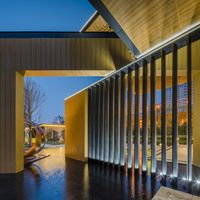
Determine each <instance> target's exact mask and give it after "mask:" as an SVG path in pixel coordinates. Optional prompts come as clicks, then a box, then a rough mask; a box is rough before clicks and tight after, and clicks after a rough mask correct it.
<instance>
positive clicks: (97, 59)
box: [0, 38, 132, 173]
mask: <svg viewBox="0 0 200 200" xmlns="http://www.w3.org/2000/svg"><path fill="white" fill-rule="evenodd" d="M131 61H132V58H131V55H130V53H129V52H128V49H127V48H126V46H125V45H124V44H123V43H122V42H121V41H120V39H118V38H84V39H83V38H67V39H66V38H1V39H0V94H1V96H0V173H16V172H18V171H21V170H23V159H22V158H23V144H22V143H21V142H19V138H22V137H23V127H22V126H19V124H23V110H22V108H23V101H22V100H20V95H18V94H20V93H21V90H23V87H18V85H23V75H20V74H19V73H18V75H17V77H16V72H21V71H24V70H113V69H115V68H118V67H121V66H124V65H126V64H128V63H130V62H131ZM115 66H116V67H115ZM117 66H118V67H117ZM16 81H17V84H16ZM16 87H17V88H16Z"/></svg>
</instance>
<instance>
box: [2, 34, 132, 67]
mask: <svg viewBox="0 0 200 200" xmlns="http://www.w3.org/2000/svg"><path fill="white" fill-rule="evenodd" d="M0 41H1V54H2V55H4V56H6V58H7V59H6V62H9V65H12V67H13V68H14V69H15V70H27V69H29V70H31V69H32V70H37V69H38V70H51V69H54V70H67V69H69V70H97V69H98V70H101V69H102V70H112V69H115V68H120V67H122V66H124V65H126V64H128V63H129V62H130V61H132V56H131V54H130V53H129V52H128V49H127V48H126V46H125V45H124V44H123V43H122V42H121V41H120V39H118V38H84V39H82V38H70V39H64V38H62V39H60V38H53V39H52V38H49V39H48V38H35V39H31V38H17V39H10V38H9V39H0ZM9 58H12V59H9ZM8 60H9V61H8Z"/></svg>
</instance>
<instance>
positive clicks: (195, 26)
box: [137, 21, 200, 59]
mask: <svg viewBox="0 0 200 200" xmlns="http://www.w3.org/2000/svg"><path fill="white" fill-rule="evenodd" d="M199 25H200V21H198V22H197V23H194V24H192V25H190V26H188V27H186V28H185V29H183V30H182V31H180V32H178V33H176V34H174V35H173V36H171V37H169V38H168V39H166V40H164V41H163V42H160V43H158V44H157V45H155V46H153V47H151V48H150V49H148V50H147V51H145V52H143V53H141V54H140V55H139V56H137V59H139V58H141V57H143V56H144V55H145V56H146V55H147V54H149V53H153V52H155V51H157V50H158V49H160V48H164V47H166V46H167V45H168V44H170V43H172V42H173V41H176V40H178V39H180V38H182V37H184V35H187V34H189V33H190V32H191V31H192V32H193V31H194V30H196V29H198V27H199Z"/></svg>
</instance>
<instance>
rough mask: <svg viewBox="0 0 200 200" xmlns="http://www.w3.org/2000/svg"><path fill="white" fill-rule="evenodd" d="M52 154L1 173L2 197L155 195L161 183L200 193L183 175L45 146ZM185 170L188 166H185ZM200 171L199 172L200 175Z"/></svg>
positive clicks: (45, 199)
mask: <svg viewBox="0 0 200 200" xmlns="http://www.w3.org/2000/svg"><path fill="white" fill-rule="evenodd" d="M43 153H50V154H51V157H48V158H46V159H44V160H41V161H38V162H36V163H35V164H33V165H32V166H29V167H26V168H25V170H24V172H22V173H19V174H17V175H0V200H11V199H13V200H16V199H17V200H18V199H20V200H21V199H22V200H23V199H27V200H37V199H42V200H62V199H69V200H81V199H92V200H93V199H94V200H100V199H103V200H106V199H109V200H115V199H116V200H118V199H120V200H122V199H138V200H140V199H142V200H145V199H147V200H148V199H151V198H152V196H153V195H154V194H155V193H156V191H157V190H158V189H159V187H160V186H161V185H165V186H167V187H170V188H175V189H178V190H181V191H186V192H190V193H192V194H195V195H198V196H200V186H199V185H197V184H192V185H190V186H188V185H187V183H185V182H184V181H182V180H181V179H180V180H178V181H174V182H172V180H171V179H170V178H169V177H168V178H166V179H165V180H161V177H153V176H150V175H146V176H145V175H143V176H142V175H139V174H137V173H134V172H131V173H129V172H127V171H124V170H122V169H119V168H113V167H109V166H108V165H106V164H99V163H98V164H97V163H94V162H89V163H88V164H83V163H81V162H78V161H74V160H70V159H66V160H65V158H64V156H63V155H64V149H63V148H58V149H45V152H43ZM181 168H182V170H183V169H184V167H181ZM198 174H199V173H198V171H196V175H195V176H198Z"/></svg>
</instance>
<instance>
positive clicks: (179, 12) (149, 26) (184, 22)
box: [102, 0, 200, 52]
mask: <svg viewBox="0 0 200 200" xmlns="http://www.w3.org/2000/svg"><path fill="white" fill-rule="evenodd" d="M102 2H103V3H104V5H105V6H106V8H107V9H108V10H109V11H110V13H111V14H112V15H113V17H114V18H115V19H116V20H117V21H118V23H119V24H120V25H121V27H122V29H123V30H124V31H125V32H126V34H127V35H128V36H129V38H130V39H131V40H132V42H133V43H134V44H135V45H136V47H137V48H138V49H139V50H140V51H141V52H144V51H146V50H148V49H149V48H151V47H153V46H154V45H157V44H158V43H159V42H162V41H163V40H165V39H167V38H169V37H170V36H172V35H174V34H175V33H177V32H180V31H181V30H183V29H184V28H186V27H188V26H189V25H191V24H194V23H196V22H198V21H199V20H200V0H126V1H124V0H102Z"/></svg>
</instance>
